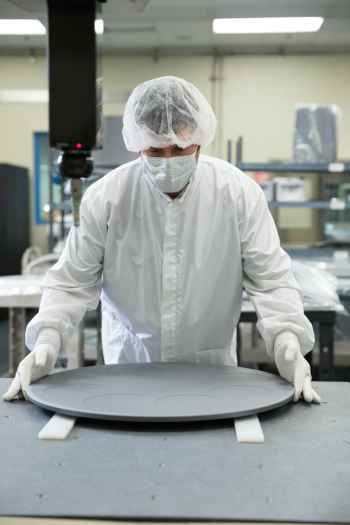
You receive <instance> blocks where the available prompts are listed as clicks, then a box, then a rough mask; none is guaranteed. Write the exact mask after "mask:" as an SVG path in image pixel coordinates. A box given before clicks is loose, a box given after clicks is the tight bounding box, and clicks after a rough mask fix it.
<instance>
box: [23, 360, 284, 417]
mask: <svg viewBox="0 0 350 525" xmlns="http://www.w3.org/2000/svg"><path fill="white" fill-rule="evenodd" d="M27 392H28V397H29V399H30V400H31V401H32V402H33V403H35V404H37V405H39V406H41V407H43V408H46V409H48V410H52V411H54V412H58V413H61V414H67V415H70V416H76V417H88V418H97V419H115V420H129V421H196V420H206V419H222V418H234V417H242V416H247V415H250V414H256V413H259V412H264V411H266V410H271V409H273V408H276V407H279V406H281V405H284V404H286V403H288V402H289V401H290V400H291V399H292V398H293V395H294V388H293V386H292V385H291V384H290V383H288V382H287V381H285V380H284V379H282V378H281V377H278V376H275V375H272V374H268V373H266V372H260V371H257V370H251V369H247V368H237V367H232V366H221V365H207V364H192V363H167V362H166V363H163V362H162V363H140V364H129V365H102V366H93V367H86V368H79V369H76V370H69V371H67V372H61V373H58V374H53V375H50V376H46V377H43V378H42V379H39V380H38V381H36V382H35V383H33V384H32V385H30V386H29V388H28V391H27Z"/></svg>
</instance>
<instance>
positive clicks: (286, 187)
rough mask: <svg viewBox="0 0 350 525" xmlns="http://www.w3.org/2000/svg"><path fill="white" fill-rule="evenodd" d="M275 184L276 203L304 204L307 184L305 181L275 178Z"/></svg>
mask: <svg viewBox="0 0 350 525" xmlns="http://www.w3.org/2000/svg"><path fill="white" fill-rule="evenodd" d="M273 183H274V186H275V200H276V201H278V202H302V201H304V200H305V183H304V181H303V179H300V178H298V177H274V179H273ZM268 200H272V199H268Z"/></svg>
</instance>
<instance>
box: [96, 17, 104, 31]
mask: <svg viewBox="0 0 350 525" xmlns="http://www.w3.org/2000/svg"><path fill="white" fill-rule="evenodd" d="M103 31H104V23H103V20H101V18H98V19H96V20H95V33H96V35H103Z"/></svg>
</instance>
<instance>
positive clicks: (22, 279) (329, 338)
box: [0, 275, 337, 381]
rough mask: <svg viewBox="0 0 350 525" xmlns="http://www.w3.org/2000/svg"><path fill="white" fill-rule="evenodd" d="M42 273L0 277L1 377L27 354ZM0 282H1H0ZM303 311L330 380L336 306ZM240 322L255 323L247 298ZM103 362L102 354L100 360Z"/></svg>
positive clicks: (78, 359)
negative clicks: (5, 335)
mask: <svg viewBox="0 0 350 525" xmlns="http://www.w3.org/2000/svg"><path fill="white" fill-rule="evenodd" d="M42 279H43V276H42V275H11V276H6V277H0V308H9V341H10V345H9V346H10V348H9V363H10V366H9V371H8V373H7V374H5V375H4V376H3V377H14V375H15V373H16V370H17V368H18V365H19V363H20V362H21V361H22V359H23V358H24V357H25V355H26V347H25V328H26V308H39V305H40V300H41V291H40V285H41V282H42ZM11 282H13V283H14V286H16V287H17V288H18V293H17V294H14V293H13V289H9V290H8V292H7V293H6V289H7V288H8V283H11ZM1 285H2V286H1ZM6 287H7V288H6ZM304 312H305V315H306V317H308V319H309V320H310V321H311V322H318V323H319V324H320V373H319V379H320V380H323V381H329V380H332V379H333V362H334V355H333V353H334V350H333V346H334V341H333V339H334V338H333V328H334V324H335V322H336V316H337V309H336V308H335V307H324V306H320V307H309V306H305V308H304ZM239 321H240V322H246V323H249V322H250V323H256V322H257V315H256V312H255V310H254V307H253V305H252V303H251V302H250V301H243V305H242V312H241V317H240V320H239ZM82 331H83V323H81V324H80V325H79V333H78V335H77V341H76V342H75V344H74V346H75V348H74V350H73V352H72V353H73V354H74V356H75V357H74V358H73V359H71V360H72V362H73V366H72V368H75V367H79V366H82V364H83V358H82V345H83V342H82V341H83V334H82ZM307 359H308V361H309V363H310V365H311V364H312V362H311V360H312V352H309V354H307ZM100 362H102V358H101V361H100Z"/></svg>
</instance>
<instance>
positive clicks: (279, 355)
mask: <svg viewBox="0 0 350 525" xmlns="http://www.w3.org/2000/svg"><path fill="white" fill-rule="evenodd" d="M275 361H276V366H277V368H278V371H279V373H280V376H281V377H284V379H287V381H289V382H290V383H292V384H293V385H294V388H295V395H294V401H295V402H296V401H298V399H299V397H300V395H301V393H302V394H303V397H304V399H305V401H307V402H308V403H311V402H312V401H313V402H314V403H318V404H319V403H321V398H320V396H319V395H317V394H316V392H315V391H314V390H313V389H312V387H311V369H310V365H309V363H308V362H307V361H306V359H305V358H304V357H303V355H302V353H301V351H300V343H299V340H298V337H297V335H296V334H294V332H291V331H289V330H284V331H283V332H281V333H280V334H278V335H277V337H276V339H275Z"/></svg>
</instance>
